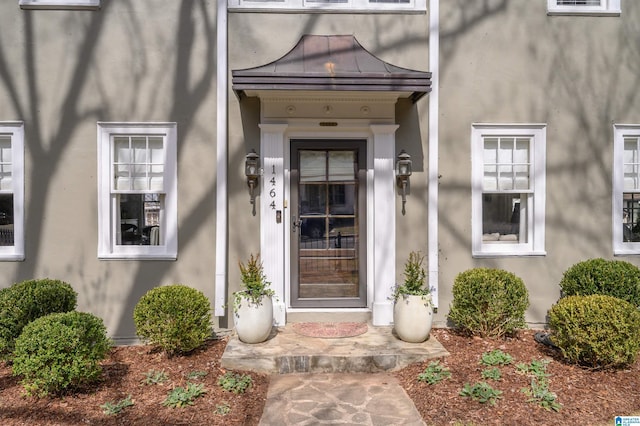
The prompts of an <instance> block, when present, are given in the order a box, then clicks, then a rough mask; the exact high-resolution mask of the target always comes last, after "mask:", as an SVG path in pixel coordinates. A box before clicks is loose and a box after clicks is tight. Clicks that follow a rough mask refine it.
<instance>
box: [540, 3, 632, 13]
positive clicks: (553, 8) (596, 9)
mask: <svg viewBox="0 0 640 426" xmlns="http://www.w3.org/2000/svg"><path fill="white" fill-rule="evenodd" d="M547 12H548V14H549V15H612V16H618V15H620V0H547Z"/></svg>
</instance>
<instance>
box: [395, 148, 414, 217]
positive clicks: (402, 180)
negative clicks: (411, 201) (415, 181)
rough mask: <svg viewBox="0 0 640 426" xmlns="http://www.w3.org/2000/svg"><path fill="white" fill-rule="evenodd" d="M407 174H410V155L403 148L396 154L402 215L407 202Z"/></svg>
mask: <svg viewBox="0 0 640 426" xmlns="http://www.w3.org/2000/svg"><path fill="white" fill-rule="evenodd" d="M409 176H411V156H410V155H409V154H407V152H406V151H405V150H404V149H403V150H402V151H400V154H398V161H397V162H396V181H397V183H398V186H399V187H400V188H401V189H402V215H403V216H404V215H405V213H406V211H405V208H404V205H405V203H406V202H407V184H408V183H409Z"/></svg>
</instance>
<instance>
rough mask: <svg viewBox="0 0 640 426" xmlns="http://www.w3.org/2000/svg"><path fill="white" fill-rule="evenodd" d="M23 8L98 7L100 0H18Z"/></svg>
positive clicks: (61, 8)
mask: <svg viewBox="0 0 640 426" xmlns="http://www.w3.org/2000/svg"><path fill="white" fill-rule="evenodd" d="M19 4H20V7H21V8H23V9H57V10H63V9H100V0H20V1H19Z"/></svg>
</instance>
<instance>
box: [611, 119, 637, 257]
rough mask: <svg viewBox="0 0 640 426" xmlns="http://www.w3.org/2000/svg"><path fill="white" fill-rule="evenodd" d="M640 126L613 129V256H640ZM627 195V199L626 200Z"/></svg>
mask: <svg viewBox="0 0 640 426" xmlns="http://www.w3.org/2000/svg"><path fill="white" fill-rule="evenodd" d="M639 154H640V124H614V125H613V167H612V170H613V176H612V177H613V196H612V209H611V211H612V213H611V214H612V221H611V222H612V227H613V228H612V233H611V235H612V236H613V254H614V255H616V256H623V255H638V254H640V241H638V240H639V239H640V238H639V237H640V232H636V231H637V229H636V226H637V224H638V221H639V220H640V173H638V166H640V159H639V157H638V155H639ZM625 195H626V196H625Z"/></svg>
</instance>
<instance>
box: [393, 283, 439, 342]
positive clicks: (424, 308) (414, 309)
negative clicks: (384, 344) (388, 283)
mask: <svg viewBox="0 0 640 426" xmlns="http://www.w3.org/2000/svg"><path fill="white" fill-rule="evenodd" d="M432 325H433V307H432V306H431V296H412V295H400V297H398V300H397V301H396V303H395V304H394V305H393V328H394V330H395V332H396V334H397V335H398V337H399V338H400V339H402V340H404V341H405V342H409V343H421V342H424V341H425V340H427V339H428V338H429V333H431V326H432Z"/></svg>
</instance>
